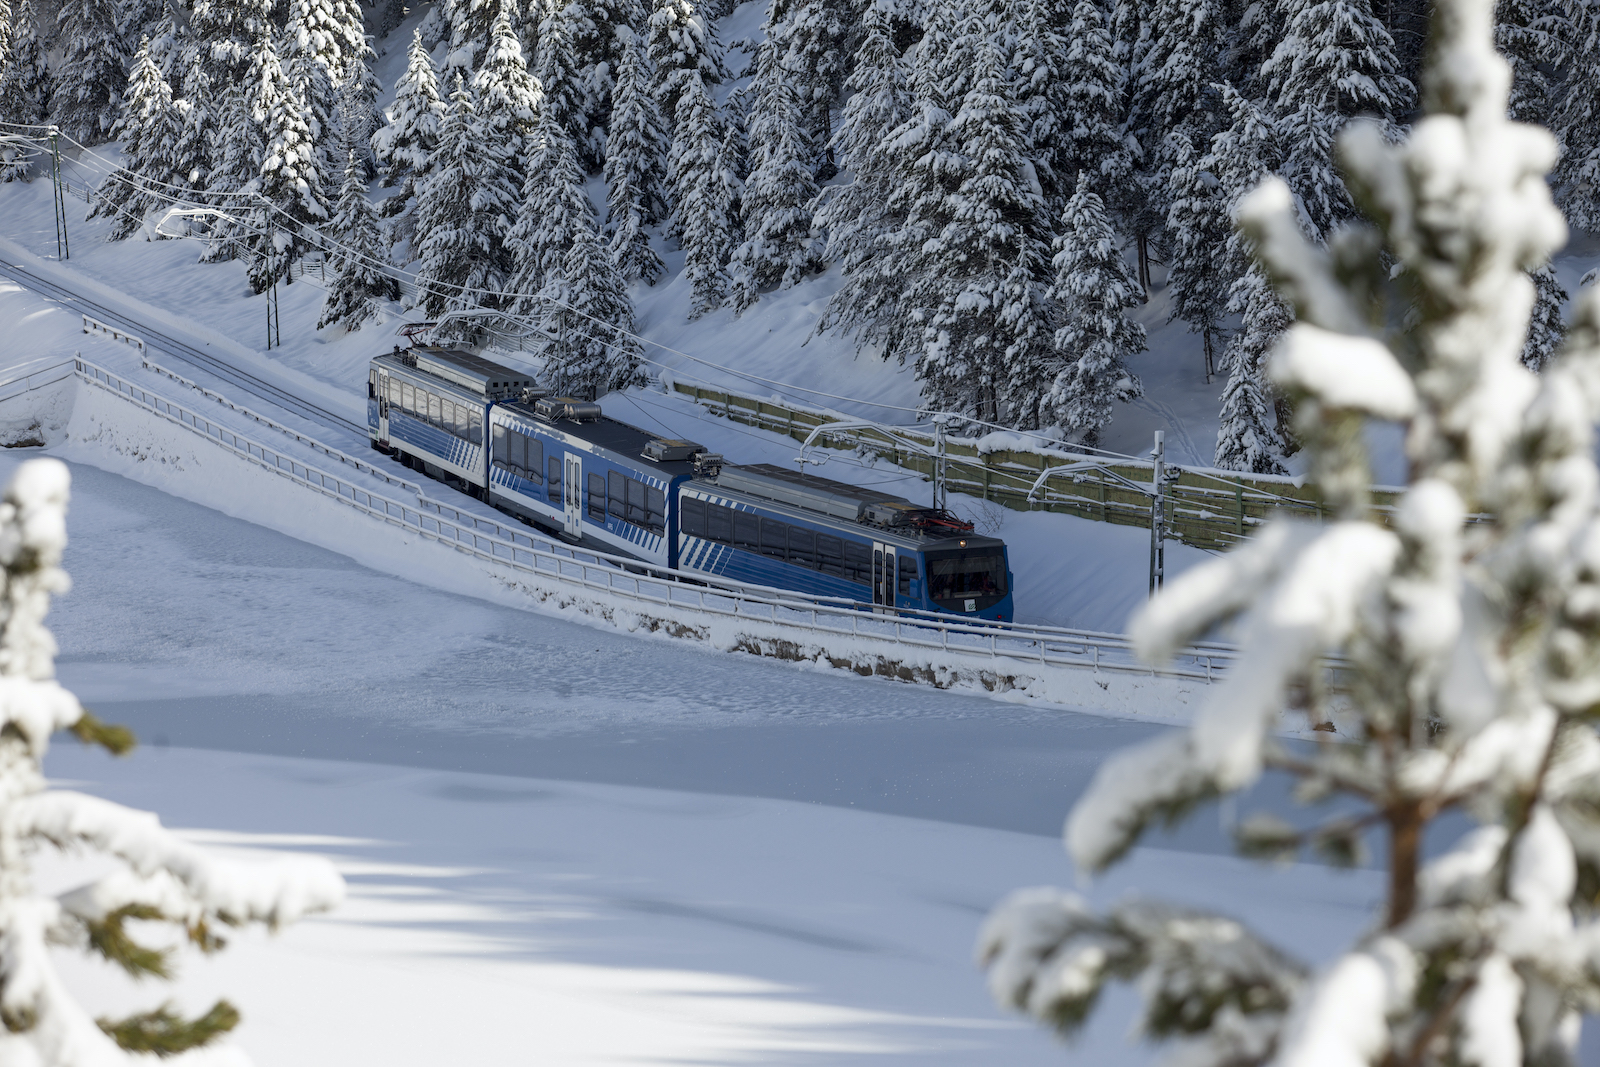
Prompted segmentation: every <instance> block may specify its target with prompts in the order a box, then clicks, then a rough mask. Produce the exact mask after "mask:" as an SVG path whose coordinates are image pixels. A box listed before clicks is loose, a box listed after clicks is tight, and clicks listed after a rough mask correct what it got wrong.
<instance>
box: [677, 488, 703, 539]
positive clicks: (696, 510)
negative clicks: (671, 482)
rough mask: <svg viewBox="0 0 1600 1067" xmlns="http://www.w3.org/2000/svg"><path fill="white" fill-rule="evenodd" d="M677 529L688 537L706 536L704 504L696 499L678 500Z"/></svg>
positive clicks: (681, 498) (690, 497) (689, 497)
mask: <svg viewBox="0 0 1600 1067" xmlns="http://www.w3.org/2000/svg"><path fill="white" fill-rule="evenodd" d="M678 500H679V503H678V529H679V530H681V531H682V532H683V533H684V534H686V535H688V536H689V537H704V536H705V535H706V502H705V501H704V500H700V499H698V498H696V497H692V496H685V497H679V498H678Z"/></svg>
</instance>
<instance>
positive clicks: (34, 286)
mask: <svg viewBox="0 0 1600 1067" xmlns="http://www.w3.org/2000/svg"><path fill="white" fill-rule="evenodd" d="M0 276H4V277H7V278H10V279H11V280H12V281H14V282H16V283H17V284H18V285H20V286H22V287H24V288H26V289H31V290H33V291H34V292H36V293H38V294H40V295H41V296H47V297H49V298H50V299H52V300H58V301H60V302H61V303H63V304H65V305H67V306H68V307H71V308H74V309H76V310H79V311H83V312H87V313H88V314H90V315H92V316H94V318H96V319H98V320H100V321H101V322H104V323H107V324H110V325H112V326H117V327H119V328H121V329H124V330H127V331H129V332H131V333H134V334H137V335H138V336H140V337H142V338H144V339H145V340H146V341H147V342H149V343H150V344H151V345H152V346H155V347H157V348H160V349H161V350H162V351H163V352H166V353H168V354H170V355H172V356H175V357H177V358H179V359H181V360H184V361H185V362H187V363H192V364H194V365H195V366H196V367H197V368H199V369H201V370H205V371H208V372H210V373H211V374H214V375H216V376H217V377H218V378H221V379H222V380H223V381H225V382H228V383H229V384H231V385H235V386H238V387H239V388H241V389H244V390H245V391H246V392H248V393H250V394H252V395H254V396H258V397H261V398H262V399H264V400H268V401H270V402H271V403H274V404H277V405H279V406H281V407H283V408H284V409H285V410H287V411H292V412H294V413H295V414H296V415H299V416H301V417H303V418H306V419H309V420H310V421H312V422H315V423H319V424H321V425H324V426H331V427H335V428H337V429H340V430H344V431H346V432H348V433H350V434H353V435H356V436H365V434H366V432H367V431H366V427H365V426H362V425H359V424H358V423H356V422H353V421H351V420H350V419H347V418H345V417H344V416H342V415H339V414H337V413H336V412H332V411H329V410H328V409H327V408H324V407H320V406H318V405H316V404H313V403H311V402H310V401H307V400H305V399H303V398H301V397H298V396H296V395H295V394H294V393H291V392H289V391H288V390H286V389H282V388H280V387H278V386H276V385H273V384H272V383H271V382H269V381H266V380H265V379H263V378H260V377H258V376H257V375H254V374H251V373H249V372H248V371H244V370H241V369H239V368H238V367H236V366H234V365H233V364H231V363H229V362H228V361H226V360H224V359H220V358H218V357H217V356H215V355H212V354H210V353H208V352H205V351H203V350H201V349H199V348H196V347H195V346H194V345H191V344H188V343H187V342H185V341H184V340H182V339H181V338H178V337H175V336H172V335H171V334H170V333H167V332H165V331H163V330H161V329H160V328H159V327H157V326H154V325H153V324H152V323H150V322H146V321H138V320H135V319H133V318H131V317H129V316H128V315H126V314H124V313H122V312H120V311H118V310H117V309H115V308H112V307H108V306H106V305H104V304H101V303H98V302H96V301H94V300H91V299H90V298H88V297H87V296H84V295H83V294H82V293H80V292H76V291H74V290H72V289H68V288H67V287H66V286H64V285H61V284H58V283H56V282H53V281H51V280H50V279H49V278H46V277H44V276H43V275H41V274H39V273H37V272H35V271H31V270H29V269H28V268H27V267H25V266H23V265H22V264H20V263H13V262H7V261H4V260H0Z"/></svg>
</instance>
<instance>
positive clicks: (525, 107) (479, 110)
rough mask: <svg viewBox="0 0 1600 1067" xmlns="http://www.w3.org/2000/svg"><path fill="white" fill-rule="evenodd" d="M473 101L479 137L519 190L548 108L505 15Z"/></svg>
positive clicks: (475, 85)
mask: <svg viewBox="0 0 1600 1067" xmlns="http://www.w3.org/2000/svg"><path fill="white" fill-rule="evenodd" d="M472 99H473V110H474V112H475V114H476V115H477V125H478V127H479V129H480V136H481V137H483V138H484V139H485V140H487V141H490V142H492V143H493V144H494V146H495V149H496V150H497V151H498V153H499V154H500V155H501V156H503V157H504V159H505V161H506V164H507V165H508V166H510V168H511V171H512V176H513V181H514V182H515V183H516V184H517V185H518V186H520V185H521V184H522V175H523V171H522V167H523V162H524V161H525V160H526V159H527V155H528V138H529V137H531V136H532V134H533V127H534V125H535V124H536V123H537V122H538V121H539V113H540V111H541V110H543V108H544V89H543V87H542V86H540V84H539V79H538V78H536V77H534V76H533V74H532V73H531V72H530V71H529V70H528V64H527V62H526V60H525V59H524V57H523V54H522V44H521V42H519V41H518V40H517V35H516V34H515V33H514V32H512V29H511V19H510V18H509V17H508V16H507V15H506V14H505V13H504V12H501V14H500V15H499V17H498V18H496V19H495V20H494V27H493V30H492V32H491V34H490V37H489V50H488V52H487V53H485V55H484V57H483V66H481V67H479V68H478V72H477V73H476V74H474V75H473V76H472Z"/></svg>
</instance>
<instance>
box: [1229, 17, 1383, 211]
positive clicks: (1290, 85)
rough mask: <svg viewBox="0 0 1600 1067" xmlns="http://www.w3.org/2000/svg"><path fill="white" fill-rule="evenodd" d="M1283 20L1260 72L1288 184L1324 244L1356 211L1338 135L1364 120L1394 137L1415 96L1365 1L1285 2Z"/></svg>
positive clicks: (1380, 27)
mask: <svg viewBox="0 0 1600 1067" xmlns="http://www.w3.org/2000/svg"><path fill="white" fill-rule="evenodd" d="M1281 18H1282V21H1283V37H1282V39H1281V40H1280V41H1279V42H1278V45H1277V48H1276V49H1275V50H1274V51H1273V53H1272V56H1271V57H1270V58H1269V59H1268V60H1267V62H1266V63H1265V64H1263V65H1262V68H1261V74H1262V77H1263V78H1264V79H1265V80H1266V82H1267V84H1268V87H1269V90H1270V92H1271V98H1272V101H1273V114H1274V117H1275V119H1276V120H1277V123H1278V125H1279V126H1280V127H1281V128H1282V130H1283V140H1284V144H1285V145H1286V146H1287V149H1288V151H1287V155H1286V157H1285V159H1284V162H1283V167H1282V174H1283V178H1284V180H1285V181H1286V182H1288V183H1289V188H1290V189H1291V190H1293V191H1294V195H1295V197H1296V199H1297V200H1299V202H1300V207H1301V212H1302V214H1303V216H1304V217H1305V219H1306V221H1307V222H1308V223H1309V224H1310V225H1311V227H1312V232H1313V233H1314V234H1315V235H1317V236H1318V237H1320V238H1323V239H1326V238H1327V236H1328V235H1329V234H1330V233H1331V232H1332V230H1333V227H1334V226H1336V225H1338V224H1339V223H1340V222H1343V221H1344V220H1345V219H1348V218H1350V217H1351V215H1352V213H1353V212H1354V210H1355V207H1354V205H1353V204H1352V203H1351V201H1350V194H1349V193H1348V192H1346V191H1345V187H1344V182H1343V180H1342V179H1341V178H1340V176H1339V170H1338V167H1337V166H1336V165H1335V162H1334V158H1333V146H1334V141H1335V140H1336V139H1337V137H1338V134H1339V131H1340V130H1341V129H1343V128H1344V125H1345V124H1346V123H1347V122H1349V121H1350V120H1351V119H1352V118H1354V117H1355V116H1357V115H1366V116H1375V117H1377V118H1378V119H1379V120H1380V121H1382V122H1384V123H1385V124H1386V132H1387V135H1388V136H1390V137H1394V136H1395V135H1396V134H1397V132H1398V131H1397V127H1396V126H1395V118H1396V116H1398V115H1400V114H1402V113H1403V112H1404V111H1405V110H1406V109H1407V108H1408V107H1409V106H1410V105H1411V101H1412V98H1413V96H1414V95H1415V91H1414V89H1413V88H1412V85H1411V83H1410V82H1408V81H1406V80H1405V78H1403V77H1401V76H1400V73H1399V61H1398V60H1397V59H1396V58H1395V48H1394V40H1393V38H1391V37H1390V36H1389V31H1388V30H1386V29H1384V26H1383V23H1382V22H1380V21H1378V19H1377V18H1375V17H1374V16H1373V14H1372V6H1371V4H1370V3H1369V2H1368V0H1285V4H1284V8H1283V10H1282V14H1281Z"/></svg>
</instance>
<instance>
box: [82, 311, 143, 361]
mask: <svg viewBox="0 0 1600 1067" xmlns="http://www.w3.org/2000/svg"><path fill="white" fill-rule="evenodd" d="M83 332H84V333H90V334H93V333H97V334H100V335H101V336H102V337H109V338H111V340H113V341H121V342H122V343H123V344H125V345H132V346H133V347H134V348H137V349H138V350H139V354H140V355H141V356H142V355H144V338H142V337H140V336H138V335H137V334H131V333H129V332H128V331H127V330H123V329H118V328H117V327H115V326H108V325H106V324H105V323H103V322H101V321H100V320H99V319H97V318H94V317H92V316H89V315H85V316H84V317H83Z"/></svg>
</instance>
